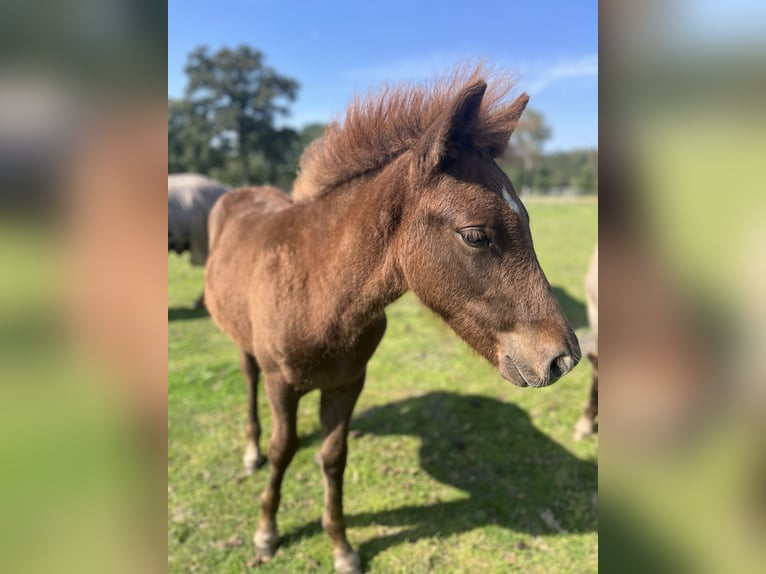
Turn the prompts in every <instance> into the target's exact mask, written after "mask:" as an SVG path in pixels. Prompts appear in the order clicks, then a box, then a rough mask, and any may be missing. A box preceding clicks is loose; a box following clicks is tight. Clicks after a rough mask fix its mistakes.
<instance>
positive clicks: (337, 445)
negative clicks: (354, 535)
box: [320, 375, 364, 574]
mask: <svg viewBox="0 0 766 574" xmlns="http://www.w3.org/2000/svg"><path fill="white" fill-rule="evenodd" d="M363 386H364V375H362V376H361V377H360V378H359V379H358V380H357V381H355V382H354V383H353V384H351V385H349V386H346V387H341V388H338V389H332V390H326V391H322V399H321V406H320V418H321V423H322V449H321V451H320V459H321V464H322V472H323V473H324V482H325V484H324V487H325V498H324V512H323V514H322V526H323V527H324V529H325V531H326V532H327V534H328V535H329V536H330V539H331V540H332V548H333V556H334V558H335V571H336V572H338V574H361V572H362V568H361V564H360V560H359V555H358V554H357V553H356V552H355V551H354V549H353V548H352V547H351V545H350V544H349V543H348V539H347V538H346V522H345V519H344V517H343V471H344V470H345V469H346V456H347V454H348V445H347V443H348V440H347V439H348V424H349V421H350V420H351V413H352V411H353V410H354V405H355V404H356V400H357V398H358V397H359V393H360V392H361V391H362V387H363Z"/></svg>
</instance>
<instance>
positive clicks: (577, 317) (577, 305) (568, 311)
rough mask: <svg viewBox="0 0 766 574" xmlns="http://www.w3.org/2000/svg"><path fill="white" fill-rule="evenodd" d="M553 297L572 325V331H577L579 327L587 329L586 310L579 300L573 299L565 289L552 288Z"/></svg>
mask: <svg viewBox="0 0 766 574" xmlns="http://www.w3.org/2000/svg"><path fill="white" fill-rule="evenodd" d="M552 290H553V295H554V296H555V297H556V299H557V300H558V302H559V305H561V309H562V310H563V311H564V315H566V317H567V319H569V322H570V323H571V324H572V329H579V328H580V327H587V325H588V309H587V308H586V307H585V303H583V302H582V301H580V300H579V299H575V298H574V297H572V296H571V295H570V294H569V293H567V291H566V289H562V288H561V287H552Z"/></svg>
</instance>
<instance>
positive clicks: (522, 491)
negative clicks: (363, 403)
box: [283, 392, 598, 562]
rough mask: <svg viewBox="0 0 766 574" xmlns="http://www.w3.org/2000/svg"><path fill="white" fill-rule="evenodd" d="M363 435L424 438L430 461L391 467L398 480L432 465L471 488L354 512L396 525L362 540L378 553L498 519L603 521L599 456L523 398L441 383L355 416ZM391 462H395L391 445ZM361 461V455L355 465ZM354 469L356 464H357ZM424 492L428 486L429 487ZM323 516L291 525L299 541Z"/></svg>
mask: <svg viewBox="0 0 766 574" xmlns="http://www.w3.org/2000/svg"><path fill="white" fill-rule="evenodd" d="M351 432H352V434H353V435H355V436H357V438H356V439H354V440H352V444H351V449H352V450H353V448H354V443H355V442H357V443H360V444H361V442H362V441H364V440H365V436H366V435H414V436H417V437H419V438H420V439H421V448H420V452H419V458H420V468H419V470H418V472H416V473H414V474H413V472H412V469H397V468H388V467H389V466H393V465H394V464H395V463H389V464H388V465H387V467H386V476H387V477H389V478H388V482H389V485H388V488H391V489H405V490H408V489H413V492H414V490H415V489H414V488H413V482H415V481H418V480H422V478H419V477H422V473H421V472H420V471H424V472H425V473H427V474H428V475H429V476H430V477H431V478H432V479H434V480H436V481H438V482H440V483H442V484H445V485H449V486H451V487H453V488H457V489H459V490H461V491H462V492H463V493H465V498H462V499H460V500H450V501H441V500H440V499H438V498H436V497H434V496H433V495H432V496H431V497H430V498H429V500H428V501H426V502H422V498H423V496H422V495H421V496H420V498H421V503H419V504H411V505H405V506H401V507H399V508H392V509H389V510H384V511H381V512H367V513H361V514H349V515H347V516H346V522H347V524H348V525H349V526H351V527H365V526H386V527H391V528H392V530H393V529H396V530H397V531H396V532H395V533H394V534H390V535H384V536H379V537H375V538H373V539H371V540H367V541H365V542H363V543H362V544H361V545H360V547H359V552H360V554H361V556H362V559H363V560H364V561H366V562H369V561H370V560H371V559H372V558H374V557H375V556H376V555H377V554H379V553H380V552H383V551H385V550H386V549H388V548H390V547H393V546H397V545H399V544H403V543H406V542H415V541H417V540H420V539H424V538H434V537H439V538H443V537H446V536H450V535H453V534H460V533H464V532H469V531H471V530H474V529H476V528H483V527H486V526H490V525H495V526H500V527H502V528H507V529H510V530H514V531H516V532H524V533H527V534H530V535H533V536H536V535H544V534H556V533H563V532H565V531H566V532H579V533H584V532H593V531H595V530H596V528H597V516H596V509H595V497H596V493H597V489H598V486H597V481H598V470H597V465H596V463H595V461H589V460H581V459H579V458H577V457H575V456H573V455H572V454H571V453H569V452H568V451H567V450H565V449H564V448H563V447H562V446H561V445H559V444H558V443H556V442H554V441H553V440H551V439H550V438H549V437H547V436H546V435H545V434H543V433H542V432H540V431H539V430H538V429H537V428H535V426H534V425H533V424H532V422H531V421H530V419H529V416H528V415H527V413H526V412H524V411H523V410H522V409H520V408H519V407H517V406H515V405H512V404H508V403H503V402H500V401H497V400H495V399H491V398H487V397H482V396H476V395H459V394H455V393H448V392H433V393H429V394H426V395H422V396H417V397H412V398H408V399H404V400H401V401H398V402H395V403H391V404H388V405H384V406H380V407H375V408H372V409H369V410H367V411H364V412H362V413H360V414H359V415H358V416H356V417H355V418H354V419H353V420H352V421H351ZM380 459H381V463H384V462H386V457H385V454H384V453H381V457H380ZM352 466H353V457H352V460H351V461H350V465H349V467H348V469H350V468H352ZM348 469H347V472H348ZM421 491H422V489H421ZM319 528H320V527H319V525H318V524H317V523H312V524H310V525H305V526H304V527H301V528H300V529H299V530H297V531H293V532H290V533H286V536H285V537H284V539H283V541H284V543H286V544H287V545H289V544H290V543H291V542H292V541H294V540H296V539H298V538H302V537H303V536H307V535H313V534H314V533H316V532H317V531H318V530H319Z"/></svg>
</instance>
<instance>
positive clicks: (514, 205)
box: [503, 186, 521, 215]
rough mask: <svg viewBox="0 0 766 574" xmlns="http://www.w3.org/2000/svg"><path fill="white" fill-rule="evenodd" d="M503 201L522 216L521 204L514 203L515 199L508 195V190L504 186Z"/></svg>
mask: <svg viewBox="0 0 766 574" xmlns="http://www.w3.org/2000/svg"><path fill="white" fill-rule="evenodd" d="M503 199H504V200H505V203H507V204H508V205H509V206H510V208H511V209H512V210H513V211H515V212H516V213H518V214H519V215H521V208H520V207H519V204H518V203H516V201H514V199H513V198H512V197H511V194H510V193H508V190H507V189H505V186H503Z"/></svg>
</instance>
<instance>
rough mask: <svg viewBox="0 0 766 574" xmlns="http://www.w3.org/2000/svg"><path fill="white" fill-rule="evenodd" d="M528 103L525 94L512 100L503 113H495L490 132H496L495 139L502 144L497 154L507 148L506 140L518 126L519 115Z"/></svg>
mask: <svg viewBox="0 0 766 574" xmlns="http://www.w3.org/2000/svg"><path fill="white" fill-rule="evenodd" d="M528 103H529V96H528V95H527V94H526V92H525V93H523V94H521V95H520V96H519V97H518V98H516V99H515V100H513V101H512V102H511V103H510V104H509V105H508V107H507V108H505V109H504V110H503V111H501V112H497V113H496V114H495V115H494V117H493V124H494V129H493V130H492V131H495V132H497V134H498V136H499V137H498V138H497V139H498V141H499V142H501V143H502V146H501V149H500V150H499V154H502V153H503V152H504V151H505V148H506V147H507V146H508V140H509V139H511V134H513V131H514V130H515V129H516V126H517V125H518V124H519V120H520V119H521V114H523V113H524V110H525V109H526V107H527V104H528ZM499 154H498V155H499Z"/></svg>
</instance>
